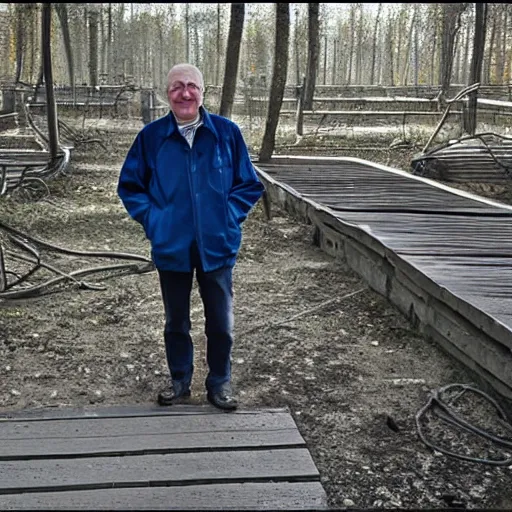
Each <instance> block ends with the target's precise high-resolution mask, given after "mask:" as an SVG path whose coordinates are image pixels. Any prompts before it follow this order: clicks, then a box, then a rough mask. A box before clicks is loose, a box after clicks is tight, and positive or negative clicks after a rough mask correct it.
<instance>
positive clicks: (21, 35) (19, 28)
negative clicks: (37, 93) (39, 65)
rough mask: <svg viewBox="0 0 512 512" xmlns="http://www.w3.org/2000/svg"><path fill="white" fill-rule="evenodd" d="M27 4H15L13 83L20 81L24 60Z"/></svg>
mask: <svg viewBox="0 0 512 512" xmlns="http://www.w3.org/2000/svg"><path fill="white" fill-rule="evenodd" d="M26 5H27V4H16V7H15V12H16V76H15V77H14V81H15V82H19V81H20V80H21V75H22V72H23V61H24V60H25V31H24V30H23V23H24V16H25V6H26Z"/></svg>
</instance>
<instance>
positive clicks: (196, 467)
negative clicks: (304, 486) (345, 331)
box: [0, 448, 319, 494]
mask: <svg viewBox="0 0 512 512" xmlns="http://www.w3.org/2000/svg"><path fill="white" fill-rule="evenodd" d="M318 478H319V473H318V470H317V469H316V467H315V464H314V462H313V459H312V458H311V455H310V454H309V451H308V450H307V449H306V448H296V449H281V450H257V451H250V450H249V451H233V452H201V453H178V454H164V455H137V456H129V455H128V456H124V457H95V458H85V459H58V460H28V461H6V462H2V464H1V465H0V493H1V494H14V493H17V492H36V491H42V490H46V491H61V490H73V489H76V490H85V489H92V488H95V489H102V488H113V487H142V486H147V485H187V484H194V483H196V484H199V483H201V484H203V483H208V482H210V483H227V482H229V481H232V482H241V481H244V480H245V481H246V480H253V481H254V480H259V481H271V480H272V481H275V480H281V481H283V480H286V481H292V480H294V479H298V480H308V479H309V480H310V481H312V480H315V479H318Z"/></svg>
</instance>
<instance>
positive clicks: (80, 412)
mask: <svg viewBox="0 0 512 512" xmlns="http://www.w3.org/2000/svg"><path fill="white" fill-rule="evenodd" d="M325 508H327V498H326V494H325V491H324V490H323V488H322V485H321V483H320V477H319V473H318V470H317V469H316V467H315V464H314V462H313V460H312V458H311V455H310V453H309V451H308V449H307V447H306V444H305V441H304V439H303V438H302V436H301V435H300V433H299V431H298V430H297V427H296V425H295V422H294V421H293V418H292V417H291V415H290V414H289V412H287V411H286V410H281V409H279V410H257V411H252V410H251V411H239V412H236V413H231V414H226V413H222V412H217V411H216V410H213V409H212V408H211V407H209V406H203V407H201V406H187V405H176V406H173V407H169V408H156V407H152V406H133V407H110V408H109V407H106V408H90V409H53V410H52V409H41V410H39V411H20V412H15V413H10V414H3V415H0V509H1V510H35V509H38V510H40V509H47V510H59V509H62V510H64V509H65V510H70V509H72V510H101V509H108V510H115V509H119V510H142V509H152V510H155V509H160V510H190V509H202V510H204V509H213V510H229V509H232V510H244V509H250V510H255V509H256V510H259V509H267V510H275V509H279V510H304V509H315V510H316V509H325Z"/></svg>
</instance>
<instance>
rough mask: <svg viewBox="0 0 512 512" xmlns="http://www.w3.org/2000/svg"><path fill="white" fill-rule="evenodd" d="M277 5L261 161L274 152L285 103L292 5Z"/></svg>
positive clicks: (260, 154)
mask: <svg viewBox="0 0 512 512" xmlns="http://www.w3.org/2000/svg"><path fill="white" fill-rule="evenodd" d="M275 6H276V40H275V51H274V69H273V72H272V84H271V86H270V98H269V105H268V113H267V122H266V124H265V133H264V134H263V142H262V144H261V148H260V153H259V161H260V162H266V161H268V160H270V158H271V156H272V153H273V152H274V146H275V137H276V130H277V124H278V122H279V112H280V111H281V105H282V103H283V96H284V88H285V85H286V76H287V72H288V41H289V36H290V5H289V4H285V3H281V2H280V3H277V4H275Z"/></svg>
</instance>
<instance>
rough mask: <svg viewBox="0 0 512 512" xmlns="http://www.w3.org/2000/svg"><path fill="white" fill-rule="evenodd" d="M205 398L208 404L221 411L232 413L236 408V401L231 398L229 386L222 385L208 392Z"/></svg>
mask: <svg viewBox="0 0 512 512" xmlns="http://www.w3.org/2000/svg"><path fill="white" fill-rule="evenodd" d="M206 398H207V399H208V402H210V403H211V404H212V405H214V406H215V407H217V408H218V409H222V410H223V411H234V410H235V409H236V408H237V407H238V401H237V399H236V398H235V397H234V396H233V393H232V391H231V387H230V386H229V385H224V386H223V387H222V388H220V389H218V390H216V391H208V392H207V394H206Z"/></svg>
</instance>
